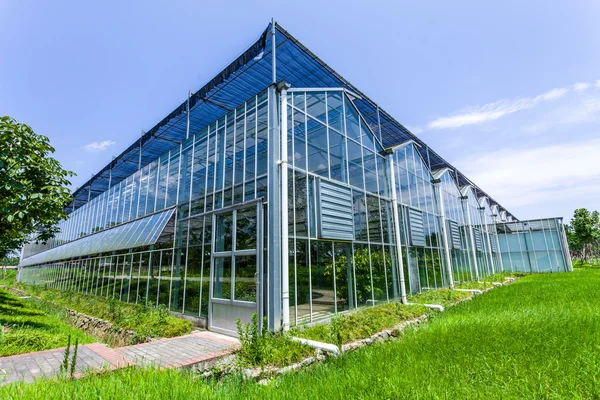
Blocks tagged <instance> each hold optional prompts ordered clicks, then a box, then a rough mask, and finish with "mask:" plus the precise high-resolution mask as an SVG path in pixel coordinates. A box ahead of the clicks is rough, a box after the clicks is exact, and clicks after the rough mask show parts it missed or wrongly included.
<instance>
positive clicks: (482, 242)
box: [461, 186, 493, 278]
mask: <svg viewBox="0 0 600 400" xmlns="http://www.w3.org/2000/svg"><path fill="white" fill-rule="evenodd" d="M461 193H462V194H463V201H462V202H463V203H462V206H463V213H464V215H466V216H467V217H468V218H469V219H470V222H471V226H470V228H469V231H470V232H471V235H472V241H471V243H472V245H471V247H472V249H475V252H474V254H475V255H474V263H475V262H476V263H477V272H478V275H479V277H480V278H481V277H485V276H488V275H491V274H493V267H492V257H491V256H490V242H489V241H488V234H487V232H486V226H487V223H486V215H485V213H484V212H482V210H481V205H480V204H479V201H478V200H477V197H475V193H474V192H473V188H472V187H471V186H465V187H463V188H462V189H461Z"/></svg>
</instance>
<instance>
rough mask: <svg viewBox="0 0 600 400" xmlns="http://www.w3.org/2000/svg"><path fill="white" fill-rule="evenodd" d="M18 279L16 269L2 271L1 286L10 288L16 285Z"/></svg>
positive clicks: (0, 276)
mask: <svg viewBox="0 0 600 400" xmlns="http://www.w3.org/2000/svg"><path fill="white" fill-rule="evenodd" d="M16 277H17V270H16V269H7V270H6V271H5V270H3V269H0V286H8V285H12V284H14V283H15V279H16Z"/></svg>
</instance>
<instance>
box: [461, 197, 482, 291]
mask: <svg viewBox="0 0 600 400" xmlns="http://www.w3.org/2000/svg"><path fill="white" fill-rule="evenodd" d="M461 200H462V202H463V210H467V222H468V223H469V236H471V253H472V255H473V264H474V266H475V279H476V280H478V281H479V269H478V267H477V250H476V248H475V238H474V233H473V224H472V223H471V210H470V209H469V204H467V197H462V198H461Z"/></svg>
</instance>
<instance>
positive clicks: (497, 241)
mask: <svg viewBox="0 0 600 400" xmlns="http://www.w3.org/2000/svg"><path fill="white" fill-rule="evenodd" d="M496 224H497V222H494V230H495V231H496V235H495V236H496V254H498V260H500V268H501V269H502V272H504V261H503V260H502V252H501V251H500V239H499V238H498V227H497V226H496Z"/></svg>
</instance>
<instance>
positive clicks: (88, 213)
mask: <svg viewBox="0 0 600 400" xmlns="http://www.w3.org/2000/svg"><path fill="white" fill-rule="evenodd" d="M268 104H269V102H268V92H267V91H266V90H265V91H263V92H261V93H259V94H258V95H256V96H253V97H252V98H250V99H249V100H248V101H246V102H245V103H243V104H242V105H240V106H239V107H237V108H236V109H234V110H232V111H231V112H229V113H228V114H226V115H225V116H223V117H221V118H219V119H218V120H217V121H214V122H213V123H211V124H209V125H208V126H207V127H206V128H204V129H202V130H201V131H200V132H197V133H196V134H194V135H191V136H190V138H189V139H187V140H186V141H185V142H183V143H182V144H180V145H176V146H175V147H174V148H173V149H172V150H171V151H169V152H167V153H165V154H164V155H162V156H161V157H159V158H158V159H157V160H156V161H154V162H152V163H150V164H149V165H147V166H145V167H143V168H141V169H140V170H139V171H137V172H136V173H135V174H133V175H132V176H130V177H129V178H127V179H125V180H123V181H122V182H120V183H118V184H115V185H114V186H112V187H111V188H110V189H109V190H108V191H106V192H105V193H103V194H101V195H99V196H98V197H96V198H94V199H92V200H91V201H90V202H89V203H88V204H86V205H84V206H82V207H81V208H79V209H77V210H75V211H74V212H73V213H71V215H70V218H69V220H67V221H61V222H60V223H59V226H60V227H61V229H62V232H61V233H60V234H59V235H57V237H56V238H55V239H53V241H52V242H51V243H49V246H46V247H45V248H43V247H38V248H35V247H32V248H30V250H29V251H28V252H27V255H32V254H33V253H35V251H36V250H40V249H47V248H52V247H56V246H59V245H61V244H64V243H66V242H69V241H73V240H76V239H78V238H81V237H84V236H88V235H91V234H93V233H96V232H98V231H102V230H104V229H109V228H111V227H113V226H115V225H120V224H123V223H128V222H129V221H131V220H134V219H136V218H140V217H142V216H144V215H147V214H150V213H154V212H156V211H159V210H162V209H165V208H170V207H173V206H176V205H177V221H179V220H181V219H182V218H186V217H190V216H192V217H193V216H194V215H199V216H198V217H197V218H192V219H187V220H185V221H183V222H176V224H175V229H174V231H175V233H174V234H173V229H171V232H167V233H166V234H165V233H164V232H163V235H162V236H161V238H160V240H159V243H161V244H160V245H159V246H157V247H158V248H159V250H157V249H154V250H152V249H150V248H146V249H145V250H141V249H140V248H137V249H130V250H125V251H117V252H112V253H111V254H107V255H105V254H92V255H87V256H85V257H82V258H78V259H76V260H67V261H60V262H53V263H46V264H42V265H38V266H36V267H31V268H24V269H23V270H22V272H21V281H22V282H24V283H31V284H48V285H49V287H55V288H60V289H65V290H75V291H81V292H85V293H93V294H97V295H101V296H111V297H112V296H114V297H115V298H118V299H119V300H121V301H126V302H135V303H139V302H142V303H143V304H152V305H158V304H164V305H166V306H168V307H169V309H170V310H172V311H178V312H183V313H186V314H189V315H201V316H206V315H207V311H208V293H209V290H208V287H209V282H208V281H209V276H210V256H211V241H212V233H211V232H212V230H211V229H212V226H211V223H212V220H211V218H212V216H211V215H206V213H209V212H211V211H213V210H217V209H220V208H223V207H227V206H232V205H235V204H240V203H243V202H245V201H249V200H253V199H256V198H260V197H264V198H265V199H266V196H267V160H268V155H267V148H268V126H269V122H268ZM255 218H256V216H254V219H255ZM251 220H252V218H250V217H248V218H247V219H246V220H245V222H246V223H250V222H249V221H251ZM255 222H256V221H255ZM127 226H129V225H127ZM117 229H118V228H117ZM110 232H111V231H107V232H106V233H110ZM112 236H114V235H112ZM90 239H91V237H90ZM74 244H75V243H74ZM153 247H154V246H153ZM32 250H33V251H32Z"/></svg>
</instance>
